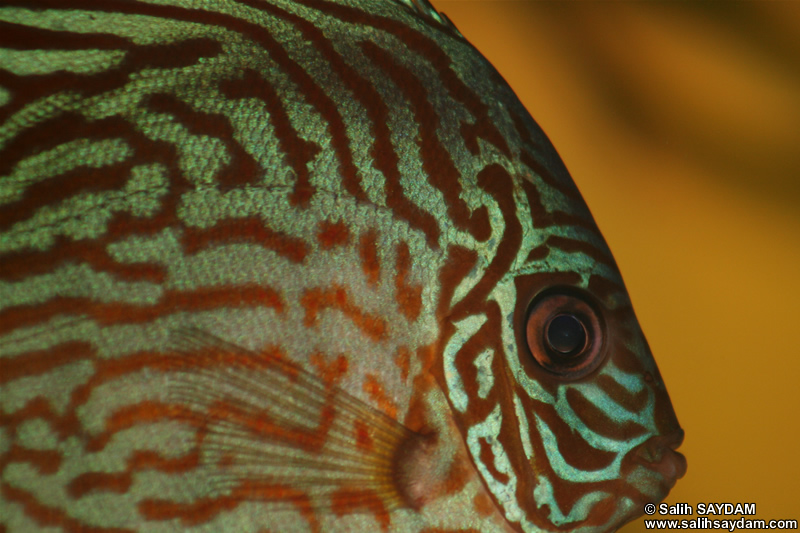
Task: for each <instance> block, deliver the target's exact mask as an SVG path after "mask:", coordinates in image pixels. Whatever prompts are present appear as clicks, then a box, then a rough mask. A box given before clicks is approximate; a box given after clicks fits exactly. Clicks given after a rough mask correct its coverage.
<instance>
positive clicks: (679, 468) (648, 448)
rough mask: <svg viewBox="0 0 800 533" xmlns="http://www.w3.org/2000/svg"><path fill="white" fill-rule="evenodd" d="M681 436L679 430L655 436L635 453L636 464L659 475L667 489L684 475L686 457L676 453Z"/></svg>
mask: <svg viewBox="0 0 800 533" xmlns="http://www.w3.org/2000/svg"><path fill="white" fill-rule="evenodd" d="M683 435H684V432H683V430H682V429H680V428H678V429H677V430H675V431H673V432H672V433H670V434H669V435H656V436H655V437H651V438H649V439H647V440H646V441H645V442H643V443H642V444H641V445H640V446H639V448H638V449H637V451H636V462H638V463H640V464H641V465H643V466H644V467H646V468H648V469H649V470H652V471H654V472H657V473H658V474H660V475H661V477H662V478H663V480H664V483H665V484H666V485H667V487H668V489H671V488H672V487H673V486H675V483H676V482H677V481H678V480H679V479H680V478H682V477H683V476H684V475H685V474H686V457H684V456H683V454H681V453H679V452H677V451H676V450H677V449H678V447H680V445H681V443H683Z"/></svg>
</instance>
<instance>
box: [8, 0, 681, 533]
mask: <svg viewBox="0 0 800 533" xmlns="http://www.w3.org/2000/svg"><path fill="white" fill-rule="evenodd" d="M0 48H1V49H0V365H2V366H0V413H1V414H0V416H1V417H2V418H0V424H1V425H0V472H2V474H1V475H0V510H2V513H0V514H1V515H2V517H3V518H2V520H3V523H4V525H5V527H6V528H7V530H8V531H37V530H40V529H42V530H43V529H46V528H56V529H58V528H60V529H63V530H87V531H88V530H91V531H139V530H141V531H174V530H187V531H221V530H223V531H228V530H230V531H366V530H368V529H378V530H383V531H415V532H416V531H524V532H534V531H573V530H574V531H583V532H587V533H588V532H592V531H609V530H614V529H616V528H617V527H619V526H620V525H621V524H623V523H625V522H626V521H628V520H630V519H632V518H634V517H635V516H638V515H639V514H641V512H642V506H643V505H644V503H646V502H651V501H652V502H656V501H659V500H661V499H662V498H663V497H665V496H666V494H667V492H668V491H669V489H670V488H671V487H672V485H673V484H674V483H675V480H676V479H677V478H678V477H681V476H682V475H683V472H684V471H685V460H684V459H683V457H682V456H681V455H680V454H678V453H677V452H675V451H674V448H676V447H677V446H678V445H679V444H680V442H681V440H682V438H683V432H682V430H681V429H680V426H679V425H678V422H677V419H676V417H675V414H674V412H673V410H672V406H671V404H670V401H669V397H668V395H667V393H666V389H665V388H664V384H663V382H662V380H661V377H660V375H659V373H658V369H657V367H656V365H655V362H654V360H653V358H652V355H651V353H650V350H649V348H648V346H647V343H646V341H645V339H644V337H643V335H642V333H641V331H640V328H639V326H638V323H637V321H636V318H635V315H634V314H633V310H632V307H631V304H630V301H629V298H628V296H627V293H626V291H625V287H624V285H623V282H622V279H621V277H620V274H619V271H618V269H617V267H616V265H615V263H614V260H613V258H612V256H611V253H610V252H609V250H608V248H607V246H606V244H605V241H604V240H603V238H602V236H601V234H600V232H599V230H598V229H597V227H596V225H595V223H594V221H593V219H592V217H591V214H590V213H589V210H588V209H587V207H586V205H585V204H584V202H583V200H582V198H581V196H580V194H579V192H578V190H577V188H576V187H575V185H574V183H573V182H572V180H571V178H570V176H569V174H568V172H567V170H566V168H565V166H564V165H563V163H562V162H561V160H560V158H559V157H558V155H557V153H556V151H555V149H554V148H553V147H552V145H551V144H550V142H549V141H548V139H547V137H546V136H545V135H544V133H543V132H542V130H541V129H540V128H539V127H538V126H537V125H536V123H535V122H534V121H533V120H532V119H531V117H530V116H529V115H528V113H527V111H526V110H525V109H524V107H523V106H522V105H521V104H520V103H519V101H518V99H517V98H516V96H515V95H514V94H513V92H512V91H511V89H510V88H509V87H508V86H507V84H506V83H505V82H504V81H503V79H502V78H501V77H500V75H499V74H498V73H497V72H496V71H495V70H494V69H493V68H492V66H491V65H490V64H489V63H488V62H487V61H486V60H485V59H484V58H483V57H482V56H481V55H480V54H479V53H478V52H477V51H476V50H475V49H474V48H473V47H472V46H471V45H469V43H468V42H467V41H466V40H465V39H464V38H463V37H462V36H461V35H460V33H459V32H458V31H457V30H456V29H455V28H454V27H453V26H452V24H450V23H449V21H448V20H447V19H446V17H444V16H443V15H441V14H439V13H437V12H436V11H435V10H434V9H433V8H432V7H431V6H430V5H428V4H427V3H425V2H423V1H418V2H411V1H410V0H409V1H408V2H403V1H399V0H398V1H393V0H372V1H331V0H297V1H292V2H290V1H278V0H274V1H273V0H270V1H266V0H264V1H258V0H240V1H208V2H189V1H185V0H173V1H159V2H138V1H137V2H130V1H126V2H123V1H117V0H106V1H103V2H99V1H94V0H82V1H76V2H71V3H70V5H69V7H67V6H65V5H64V4H62V3H60V2H52V1H48V0H34V1H29V0H26V1H24V2H22V1H13V0H12V1H7V2H4V3H3V6H2V7H0Z"/></svg>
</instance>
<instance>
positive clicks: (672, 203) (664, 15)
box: [433, 0, 800, 533]
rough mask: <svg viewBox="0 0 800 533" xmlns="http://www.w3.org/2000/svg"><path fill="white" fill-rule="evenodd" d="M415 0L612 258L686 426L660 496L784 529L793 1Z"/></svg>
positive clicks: (793, 451)
mask: <svg viewBox="0 0 800 533" xmlns="http://www.w3.org/2000/svg"><path fill="white" fill-rule="evenodd" d="M433 1H434V4H435V6H436V7H437V8H438V9H439V10H440V11H443V12H444V13H446V14H447V15H448V17H450V19H451V20H452V21H453V22H454V23H455V24H456V26H457V27H458V28H459V29H460V30H461V32H462V33H463V34H464V35H465V36H466V37H467V39H468V40H469V41H471V42H472V43H473V44H474V45H475V46H476V47H477V48H478V49H479V50H480V51H481V52H482V53H483V54H484V55H485V56H486V57H487V58H488V59H489V61H491V62H492V64H493V65H494V66H495V67H496V68H497V69H498V70H499V71H500V73H501V74H502V75H503V76H504V77H505V79H506V80H507V81H508V82H509V83H510V85H511V86H512V87H513V88H514V90H515V91H516V93H517V95H518V96H519V97H520V99H521V100H522V102H523V103H524V104H525V106H526V107H527V108H528V111H530V113H531V115H533V117H534V118H535V119H536V121H537V122H538V123H539V124H540V125H541V126H542V127H543V128H544V130H545V132H547V134H548V135H549V137H550V139H551V140H552V141H553V144H554V145H555V146H556V148H557V149H558V151H559V153H560V154H561V157H562V158H563V159H564V161H565V162H566V164H567V167H568V168H569V169H570V171H571V173H572V176H573V178H574V179H575V181H576V183H577V184H578V187H579V188H580V189H581V191H582V192H583V195H584V197H585V198H586V201H587V203H588V204H589V207H590V208H591V210H592V212H593V214H594V216H595V219H596V220H597V223H598V224H599V226H600V229H601V230H602V231H603V234H604V235H605V237H606V239H607V240H608V243H609V245H610V246H611V249H612V251H613V252H614V255H615V257H616V259H617V262H618V264H619V266H620V269H621V270H622V273H623V276H624V278H625V281H626V284H627V286H628V290H629V292H630V295H631V298H632V299H633V303H634V306H635V309H636V312H637V315H638V317H639V321H640V322H641V324H642V328H643V329H644V331H645V334H646V335H647V337H648V340H649V342H650V346H651V348H652V349H653V353H654V354H655V356H656V360H657V361H658V365H659V368H660V370H661V373H662V375H663V377H664V379H665V380H666V383H667V386H668V389H669V391H670V396H671V397H672V403H673V405H674V406H675V410H676V412H677V413H678V418H679V420H680V422H681V425H682V426H683V428H684V429H685V430H686V440H685V442H684V445H683V446H682V448H681V451H682V452H683V453H684V454H685V455H686V457H687V459H688V462H689V470H688V473H687V475H686V477H684V478H683V479H682V480H680V481H679V482H678V484H677V486H676V487H675V488H674V489H673V491H672V492H671V493H670V495H669V496H668V497H667V499H666V501H667V502H668V503H670V504H675V503H678V502H681V503H688V504H690V505H692V506H693V507H695V508H696V506H697V504H698V503H708V502H713V503H724V502H731V503H734V502H742V503H745V502H746V503H755V504H756V506H757V517H758V518H763V519H767V520H769V519H798V520H800V503H798V494H800V491H798V488H797V487H798V480H800V455H798V453H797V450H798V441H797V438H798V434H800V429H798V421H800V414H799V413H798V409H799V408H800V392H799V391H800V383H798V379H799V378H800V324H799V323H798V322H799V321H798V318H800V304H799V303H798V297H800V2H789V1H787V2H779V1H771V2H755V1H753V2H688V1H687V2H624V1H619V2H558V1H504V0H495V1H479V0H475V1H453V0H433ZM712 518H714V517H712ZM621 531H622V532H623V533H635V532H640V531H645V527H644V523H643V521H642V519H639V520H637V521H636V522H633V523H631V524H629V525H627V526H625V527H624V528H623V529H622V530H621Z"/></svg>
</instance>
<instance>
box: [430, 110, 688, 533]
mask: <svg viewBox="0 0 800 533" xmlns="http://www.w3.org/2000/svg"><path fill="white" fill-rule="evenodd" d="M509 107H510V106H509ZM522 113H525V112H524V111H520V114H522ZM525 116H526V118H525V119H524V122H525V124H526V127H527V128H528V131H530V132H531V133H530V137H531V138H536V141H535V142H534V143H531V144H529V145H528V146H527V147H525V148H523V149H522V152H521V153H522V154H523V157H522V164H521V165H520V166H519V167H518V168H517V170H516V173H515V172H508V173H507V174H504V173H503V172H502V171H500V172H498V176H500V175H504V176H507V178H508V179H507V182H506V184H505V185H504V187H507V188H509V187H510V188H513V190H514V202H513V206H514V207H513V208H511V207H510V206H511V205H512V202H510V201H509V202H508V203H507V204H506V206H507V207H509V209H510V210H512V211H513V212H514V214H513V215H510V214H508V213H506V214H505V215H504V216H505V219H504V224H503V225H502V228H503V230H502V237H501V238H499V239H498V240H499V241H503V242H510V241H513V245H510V246H509V247H508V248H509V249H511V250H514V251H515V253H514V259H513V260H509V262H510V265H509V268H508V270H507V271H506V272H505V274H504V275H503V276H502V278H501V279H499V280H498V281H497V283H496V284H495V285H494V287H493V289H492V290H491V291H490V292H489V294H488V297H487V299H486V302H488V303H487V305H485V306H483V307H481V306H479V305H474V306H473V308H472V310H471V311H470V312H469V313H470V314H471V316H469V317H467V318H461V317H460V316H455V315H454V316H452V317H450V318H451V319H452V323H453V326H454V327H453V335H452V337H451V338H449V340H448V347H449V349H448V348H445V349H444V350H443V357H444V361H445V364H444V368H445V370H444V375H445V377H446V378H447V377H448V376H451V375H454V374H458V375H459V378H458V379H457V380H456V379H450V380H449V382H448V393H449V394H450V396H451V397H456V396H454V391H455V389H456V388H459V387H460V388H461V390H462V397H461V399H457V401H454V402H453V404H454V405H455V409H453V411H454V413H455V418H456V421H457V425H458V426H459V429H460V431H461V433H462V436H463V438H464V441H465V443H466V446H467V448H468V449H469V452H470V456H471V459H472V461H473V463H474V464H475V468H476V470H477V471H478V472H479V474H480V475H481V477H482V480H483V481H484V484H485V486H486V488H487V490H488V491H489V492H490V493H491V495H492V498H493V500H494V502H495V504H496V506H497V507H498V509H499V510H500V511H501V513H502V514H503V515H504V516H505V518H506V519H507V521H508V522H509V523H510V524H511V525H512V527H514V528H516V529H519V530H521V531H556V530H558V531H582V532H591V531H597V532H602V531H613V530H615V529H617V528H619V527H621V526H622V525H623V524H624V523H626V522H628V521H630V520H632V519H634V518H636V517H637V516H639V515H641V514H642V513H643V510H644V506H645V504H647V503H657V502H659V501H660V500H662V499H663V498H664V497H666V495H667V493H668V492H669V490H670V489H671V488H672V487H673V486H674V484H675V482H676V480H677V479H678V478H680V477H682V476H683V475H684V473H685V471H686V460H685V458H684V457H683V455H681V454H680V453H678V452H677V451H675V450H676V448H678V446H680V444H681V442H682V441H683V434H684V433H683V430H682V429H681V427H680V424H679V423H678V420H677V417H676V415H675V412H674V410H673V407H672V404H671V402H670V398H669V395H668V394H667V390H666V388H665V385H664V381H663V379H662V377H661V374H660V373H659V371H658V367H657V366H656V362H655V360H654V358H653V354H652V352H651V350H650V348H649V346H648V343H647V341H646V339H645V337H644V334H643V333H642V330H641V328H640V326H639V323H638V320H637V318H636V315H635V314H634V311H633V306H632V304H631V300H630V298H629V296H628V293H627V290H626V288H625V285H624V283H623V281H622V277H621V275H620V272H619V269H618V267H617V265H616V263H615V261H614V259H613V256H612V255H611V252H610V251H609V249H608V246H607V244H606V242H605V240H604V239H603V237H602V235H601V233H600V231H599V229H598V227H597V225H596V224H595V222H594V219H593V218H592V216H591V213H590V212H589V210H588V208H587V207H586V204H585V203H584V201H583V199H582V198H581V195H580V193H579V192H578V189H577V187H576V186H575V184H574V182H573V181H572V179H571V177H570V176H569V173H568V172H567V170H566V167H565V166H564V165H563V163H562V162H561V160H560V158H559V157H558V155H557V154H556V152H555V149H553V148H552V145H550V144H549V141H548V140H547V139H546V137H545V136H544V134H543V133H541V130H539V129H538V126H536V125H535V123H533V121H532V119H529V118H527V113H525ZM518 129H521V128H518ZM526 153H528V154H530V156H525V154H526ZM489 183H491V184H496V183H499V180H492V181H488V180H487V181H484V182H483V183H481V182H480V180H479V185H481V186H482V187H483V189H484V190H486V189H487V188H490V187H488V186H487V184H489ZM509 184H510V185H509ZM499 187H500V186H499V185H498V186H497V190H498V191H499ZM496 197H498V198H499V197H500V195H499V193H498V194H497V195H496ZM497 226H501V225H500V224H498V225H497ZM502 246H503V244H500V245H499V246H498V247H497V250H499V249H500V248H501V247H502ZM502 253H503V252H501V251H497V252H496V253H495V255H494V256H490V257H487V258H485V259H484V260H481V259H480V258H479V259H478V260H477V261H476V263H477V264H482V263H483V264H486V265H488V266H487V267H486V268H485V269H483V270H481V269H480V268H475V269H473V270H474V271H478V272H479V274H475V276H481V275H482V276H484V277H485V276H487V272H490V271H491V269H492V268H493V266H494V265H496V264H498V262H499V260H498V259H497V257H499V256H500V255H502ZM474 286H475V287H478V286H480V282H475V283H474ZM460 292H466V290H464V291H460ZM460 292H459V289H456V297H457V296H458V295H459V293H460ZM473 292H474V291H473ZM456 297H454V298H453V299H454V300H456V299H457V298H456ZM469 299H470V298H469V296H466V297H464V298H463V299H462V301H461V302H460V303H463V302H466V301H468V300H469ZM476 301H477V299H475V300H474V301H473V303H474V302H476ZM464 305H466V304H464ZM453 309H454V310H455V314H457V312H459V308H458V304H457V305H456V306H454V307H453ZM461 312H462V313H463V314H467V312H466V311H461ZM478 316H480V317H481V318H480V319H478V318H476V317H478ZM470 320H473V321H474V323H473V324H472V325H470V324H471V323H470ZM453 346H455V347H456V348H453ZM477 346H480V347H488V348H477ZM470 347H472V348H470ZM456 392H457V391H456Z"/></svg>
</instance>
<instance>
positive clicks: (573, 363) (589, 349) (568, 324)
mask: <svg viewBox="0 0 800 533" xmlns="http://www.w3.org/2000/svg"><path fill="white" fill-rule="evenodd" d="M526 337H527V341H528V349H529V350H530V353H531V355H533V358H534V359H535V360H536V362H537V363H538V364H539V365H540V366H541V367H542V368H544V369H545V370H547V371H549V372H552V373H555V374H558V375H560V376H563V377H566V378H570V379H577V378H579V377H582V376H585V375H586V374H588V373H589V372H591V371H592V370H594V369H595V368H597V366H598V365H599V364H600V362H601V361H602V354H603V350H602V347H603V340H604V339H603V327H602V323H601V319H600V315H599V313H598V312H597V311H596V310H595V307H594V306H593V305H590V303H589V302H588V298H583V297H581V296H580V295H577V294H573V293H572V292H561V291H558V290H557V291H548V292H547V293H545V294H542V295H540V296H538V297H537V298H536V299H535V300H534V301H533V302H532V304H531V306H530V311H529V312H528V316H527V324H526Z"/></svg>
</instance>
